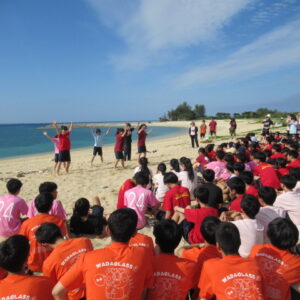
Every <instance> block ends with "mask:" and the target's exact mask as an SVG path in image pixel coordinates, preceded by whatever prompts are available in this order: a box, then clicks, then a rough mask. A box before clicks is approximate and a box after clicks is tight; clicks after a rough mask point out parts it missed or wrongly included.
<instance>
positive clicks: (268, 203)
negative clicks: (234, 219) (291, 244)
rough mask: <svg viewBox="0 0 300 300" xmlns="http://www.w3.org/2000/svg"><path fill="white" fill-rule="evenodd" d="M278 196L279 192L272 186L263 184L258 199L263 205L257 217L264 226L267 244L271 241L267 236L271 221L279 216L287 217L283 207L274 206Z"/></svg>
mask: <svg viewBox="0 0 300 300" xmlns="http://www.w3.org/2000/svg"><path fill="white" fill-rule="evenodd" d="M276 197H277V193H276V191H275V190H274V189H273V188H271V187H268V186H263V187H261V188H260V189H259V192H258V201H259V203H260V206H261V207H260V209H259V212H258V214H257V215H256V217H255V218H256V220H257V221H258V222H259V223H260V224H261V225H262V226H263V227H264V243H265V244H267V243H269V242H270V241H269V239H268V236H267V230H268V225H269V223H270V222H271V221H272V220H274V219H276V218H278V217H282V218H285V217H286V211H285V210H284V209H283V208H282V207H277V206H273V204H274V202H275V199H276Z"/></svg>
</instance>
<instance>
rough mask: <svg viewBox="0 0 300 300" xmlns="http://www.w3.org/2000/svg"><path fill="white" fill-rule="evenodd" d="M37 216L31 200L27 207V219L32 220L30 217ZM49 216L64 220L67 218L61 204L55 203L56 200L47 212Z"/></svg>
mask: <svg viewBox="0 0 300 300" xmlns="http://www.w3.org/2000/svg"><path fill="white" fill-rule="evenodd" d="M37 214H38V212H37V210H36V208H35V204H34V200H31V201H30V202H29V205H28V213H27V217H28V218H32V217H34V216H36V215H37ZM49 215H52V216H58V217H61V218H62V219H64V220H65V219H66V218H67V213H66V211H65V210H64V208H63V206H62V204H61V202H60V201H56V200H54V201H53V204H52V208H51V210H50V212H49Z"/></svg>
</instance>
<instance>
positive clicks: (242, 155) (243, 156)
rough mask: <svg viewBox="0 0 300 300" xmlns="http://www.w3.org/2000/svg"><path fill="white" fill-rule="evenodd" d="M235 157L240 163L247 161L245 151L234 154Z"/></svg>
mask: <svg viewBox="0 0 300 300" xmlns="http://www.w3.org/2000/svg"><path fill="white" fill-rule="evenodd" d="M236 158H237V159H238V160H239V161H240V162H241V163H246V162H247V155H246V153H245V152H238V153H237V154H236Z"/></svg>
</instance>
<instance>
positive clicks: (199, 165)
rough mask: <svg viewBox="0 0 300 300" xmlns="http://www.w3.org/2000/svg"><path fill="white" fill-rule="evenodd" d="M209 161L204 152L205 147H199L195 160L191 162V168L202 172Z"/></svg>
mask: <svg viewBox="0 0 300 300" xmlns="http://www.w3.org/2000/svg"><path fill="white" fill-rule="evenodd" d="M208 163H209V158H208V156H207V154H206V150H205V148H203V147H201V148H199V150H198V157H197V158H196V161H195V162H194V163H193V168H194V169H195V170H197V171H198V172H201V173H202V172H203V171H204V169H205V166H206V165H207V164H208Z"/></svg>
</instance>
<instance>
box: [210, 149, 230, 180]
mask: <svg viewBox="0 0 300 300" xmlns="http://www.w3.org/2000/svg"><path fill="white" fill-rule="evenodd" d="M224 156H225V152H224V151H222V150H218V151H217V152H216V157H217V161H211V162H210V163H208V164H207V165H206V169H211V170H213V171H214V172H215V178H216V179H217V180H218V179H224V180H228V179H229V177H230V174H229V173H228V171H227V170H226V166H225V162H224V161H223V159H224Z"/></svg>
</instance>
